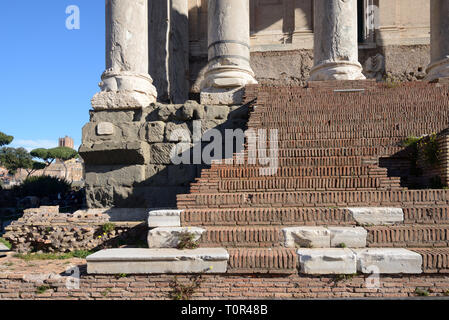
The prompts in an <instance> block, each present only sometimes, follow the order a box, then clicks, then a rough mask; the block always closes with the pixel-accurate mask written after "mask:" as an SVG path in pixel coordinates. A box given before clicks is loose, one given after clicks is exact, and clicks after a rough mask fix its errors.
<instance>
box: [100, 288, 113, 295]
mask: <svg viewBox="0 0 449 320" xmlns="http://www.w3.org/2000/svg"><path fill="white" fill-rule="evenodd" d="M111 291H112V289H111V288H106V289H105V290H104V291H102V292H101V295H102V296H103V297H107V296H108V294H109V293H111Z"/></svg>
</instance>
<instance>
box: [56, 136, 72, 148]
mask: <svg viewBox="0 0 449 320" xmlns="http://www.w3.org/2000/svg"><path fill="white" fill-rule="evenodd" d="M58 145H59V147H67V148H72V149H73V147H74V145H75V144H74V142H73V139H72V138H70V137H68V136H65V137H64V138H59V144H58Z"/></svg>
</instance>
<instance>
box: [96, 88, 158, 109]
mask: <svg viewBox="0 0 449 320" xmlns="http://www.w3.org/2000/svg"><path fill="white" fill-rule="evenodd" d="M154 102H156V96H153V95H149V94H146V93H142V92H136V91H123V90H120V91H103V92H99V93H97V94H95V95H94V97H93V98H92V100H91V103H92V107H93V108H94V110H106V109H140V108H146V107H148V106H149V105H150V104H152V103H154Z"/></svg>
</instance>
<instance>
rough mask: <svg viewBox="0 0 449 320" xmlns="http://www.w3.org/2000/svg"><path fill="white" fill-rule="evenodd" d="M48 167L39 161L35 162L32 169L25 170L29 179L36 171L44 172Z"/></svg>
mask: <svg viewBox="0 0 449 320" xmlns="http://www.w3.org/2000/svg"><path fill="white" fill-rule="evenodd" d="M46 167H47V165H46V164H45V163H43V162H39V161H34V160H33V164H32V165H31V168H24V169H25V170H26V172H27V173H28V175H27V179H28V178H29V177H30V176H31V175H32V174H33V173H34V172H36V171H38V170H43V169H45V168H46Z"/></svg>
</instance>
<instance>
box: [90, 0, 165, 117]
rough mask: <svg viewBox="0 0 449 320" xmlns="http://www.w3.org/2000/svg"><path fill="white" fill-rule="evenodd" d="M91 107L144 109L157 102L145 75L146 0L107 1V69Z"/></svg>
mask: <svg viewBox="0 0 449 320" xmlns="http://www.w3.org/2000/svg"><path fill="white" fill-rule="evenodd" d="M101 80H102V82H101V83H100V88H101V92H100V93H97V94H96V95H95V96H94V97H93V99H92V106H93V107H94V109H111V108H143V107H147V106H148V105H149V104H151V103H152V102H154V101H156V96H157V94H156V89H155V88H154V86H153V84H152V83H153V80H152V79H151V77H150V75H149V74H148V0H126V1H123V0H106V71H105V72H104V73H103V75H102V76H101Z"/></svg>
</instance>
